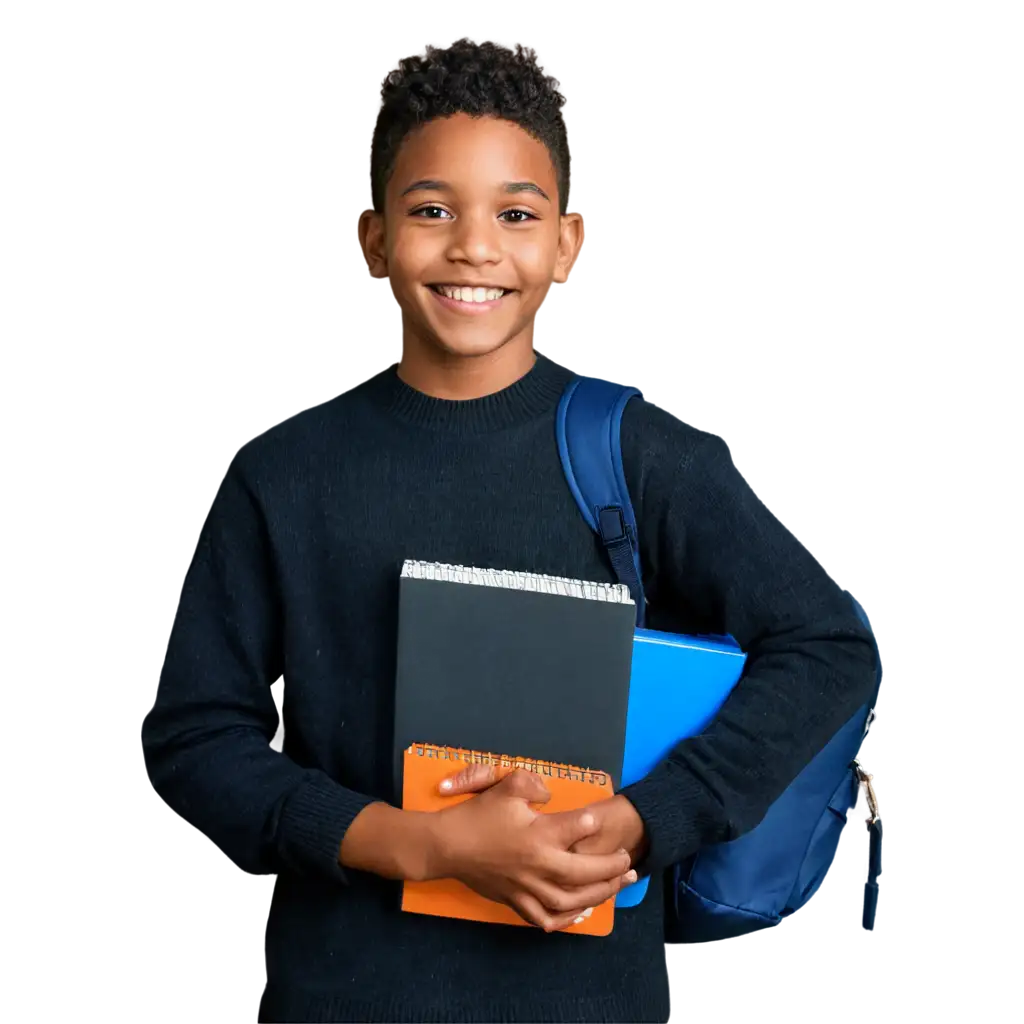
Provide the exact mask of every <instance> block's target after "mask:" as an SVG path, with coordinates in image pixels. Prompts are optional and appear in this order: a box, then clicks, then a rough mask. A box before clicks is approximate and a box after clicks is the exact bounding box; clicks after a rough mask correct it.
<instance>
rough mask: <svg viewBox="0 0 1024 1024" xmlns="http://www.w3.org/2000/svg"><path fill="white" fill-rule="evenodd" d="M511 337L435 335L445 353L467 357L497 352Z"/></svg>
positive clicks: (435, 340) (438, 344) (457, 356)
mask: <svg viewBox="0 0 1024 1024" xmlns="http://www.w3.org/2000/svg"><path fill="white" fill-rule="evenodd" d="M508 341H509V339H508V338H506V337H505V336H504V335H498V336H495V337H487V336H484V337H479V336H478V337H475V338H473V337H466V338H458V337H455V338H452V337H435V338H434V339H433V343H434V345H436V346H437V348H438V349H440V350H441V351H442V352H444V353H445V355H448V356H454V357H456V358H467V357H471V356H486V355H490V354H491V353H493V352H497V351H498V350H499V349H500V348H502V347H504V346H505V345H506V344H507V343H508Z"/></svg>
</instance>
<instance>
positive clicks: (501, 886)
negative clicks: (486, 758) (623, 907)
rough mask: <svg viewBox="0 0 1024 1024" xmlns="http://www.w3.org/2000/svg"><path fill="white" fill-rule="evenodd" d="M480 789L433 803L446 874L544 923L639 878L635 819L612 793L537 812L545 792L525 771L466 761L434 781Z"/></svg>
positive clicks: (567, 917) (564, 921)
mask: <svg viewBox="0 0 1024 1024" xmlns="http://www.w3.org/2000/svg"><path fill="white" fill-rule="evenodd" d="M440 792H441V793H442V794H443V795H445V796H459V795H463V794H467V793H473V794H478V795H477V796H475V797H474V799H472V800H465V801H460V802H459V803H457V804H453V806H451V807H450V808H445V809H444V810H442V811H440V812H438V816H439V824H440V825H442V826H443V827H441V828H440V829H439V835H440V836H442V837H446V840H445V839H443V840H442V842H444V843H445V845H446V846H447V849H446V850H445V851H444V859H445V862H446V864H447V865H448V866H449V868H450V869H451V874H452V877H456V878H458V879H459V880H460V881H462V882H463V883H465V884H466V885H468V886H469V887H470V888H472V889H474V890H475V891H476V892H478V893H480V894H481V895H483V896H486V897H487V898H489V899H493V900H496V901H498V902H499V903H504V904H506V905H508V906H510V907H512V909H513V910H515V911H516V913H518V914H519V916H520V917H522V918H523V919H524V920H525V921H527V922H528V923H530V924H533V925H536V926H537V927H539V928H543V929H544V930H545V931H548V932H551V931H560V930H561V929H563V928H567V927H569V926H570V925H571V924H573V923H577V922H579V921H580V920H581V919H582V918H583V917H588V916H589V915H590V914H591V912H592V911H593V908H594V907H596V906H598V905H599V904H601V903H603V902H604V901H605V900H607V899H610V898H611V897H613V896H614V895H615V894H616V893H617V892H618V891H619V889H621V888H623V887H625V886H627V885H631V884H632V883H633V882H635V881H636V879H637V874H636V871H635V870H634V867H633V866H634V865H635V864H637V863H639V862H640V861H641V860H642V859H643V857H644V855H645V853H646V835H645V832H644V825H643V821H642V819H641V818H640V815H639V814H638V813H637V811H636V809H635V808H634V807H633V805H632V804H631V803H630V802H629V800H628V799H627V798H626V797H624V796H622V795H621V794H617V795H616V796H613V797H611V798H610V799H608V800H599V801H597V802H596V803H593V804H590V805H588V806H587V807H584V808H581V809H580V810H575V811H564V812H561V813H551V814H545V813H542V812H541V811H538V810H535V809H534V807H533V806H531V805H538V804H539V805H543V804H545V803H547V801H548V800H550V799H551V794H550V792H549V791H548V789H547V787H546V786H545V785H544V782H543V781H542V779H541V778H540V777H539V776H538V775H536V774H535V773H533V772H529V771H524V770H523V769H516V770H513V771H511V772H508V771H502V770H501V769H498V768H496V767H495V766H494V765H486V764H471V765H468V766H466V767H465V768H463V769H462V770H461V771H459V772H457V773H455V774H454V775H451V776H449V777H448V778H447V779H445V780H444V781H443V782H442V783H441V785H440Z"/></svg>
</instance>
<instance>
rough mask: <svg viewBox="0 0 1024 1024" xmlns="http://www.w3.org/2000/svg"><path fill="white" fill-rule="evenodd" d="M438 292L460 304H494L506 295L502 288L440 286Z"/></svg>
mask: <svg viewBox="0 0 1024 1024" xmlns="http://www.w3.org/2000/svg"><path fill="white" fill-rule="evenodd" d="M437 290H438V291H439V292H441V294H442V295H446V296H447V297H448V298H449V299H456V300H458V301H459V302H493V301H494V300H495V299H500V298H501V296H502V295H503V294H504V289H502V288H455V287H453V286H451V285H446V284H442V285H438V288H437Z"/></svg>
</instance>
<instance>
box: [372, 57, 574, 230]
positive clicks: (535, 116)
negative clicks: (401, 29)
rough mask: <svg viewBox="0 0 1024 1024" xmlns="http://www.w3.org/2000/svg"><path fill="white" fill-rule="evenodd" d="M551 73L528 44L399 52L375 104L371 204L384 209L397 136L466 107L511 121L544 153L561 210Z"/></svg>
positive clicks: (561, 140)
mask: <svg viewBox="0 0 1024 1024" xmlns="http://www.w3.org/2000/svg"><path fill="white" fill-rule="evenodd" d="M558 84H559V83H558V81H557V79H554V78H551V77H550V76H547V75H545V74H544V73H543V69H542V68H541V67H539V66H538V64H537V55H536V53H534V51H533V50H532V49H528V48H524V47H522V46H521V45H519V44H517V45H516V48H515V51H514V52H513V51H512V50H509V49H507V48H506V47H504V46H498V45H496V44H495V43H480V44H479V45H478V44H476V43H474V42H471V41H470V40H469V39H466V38H463V39H459V40H458V41H457V42H454V43H452V45H451V46H449V47H448V48H447V49H446V50H440V49H438V48H437V47H435V46H428V47H427V49H426V56H424V57H406V58H405V59H404V60H400V61H399V62H398V67H397V68H396V69H395V70H394V71H392V72H391V73H390V74H388V76H387V78H385V79H384V83H383V85H382V86H381V97H382V98H383V103H382V105H381V110H380V113H379V114H378V115H377V125H376V127H375V128H374V132H373V144H372V146H371V149H370V190H371V195H372V199H373V208H374V210H375V211H376V212H377V213H383V212H384V191H385V187H386V185H387V183H388V180H389V179H390V177H391V175H392V173H393V172H394V169H395V158H396V156H397V154H398V149H399V147H400V146H401V144H402V141H403V139H405V137H406V136H407V135H408V134H409V133H410V132H411V131H413V130H414V129H416V128H418V127H419V126H420V125H423V124H426V123H427V122H428V121H433V120H435V119H436V118H441V117H450V116H451V115H453V114H458V113H466V114H470V115H472V116H483V115H492V116H494V117H499V118H501V119H502V120H505V121H512V122H514V123H515V124H518V125H519V126H520V127H521V128H523V129H524V130H525V131H527V132H529V134H530V135H532V136H533V137H534V138H535V139H537V140H538V141H540V142H543V143H544V145H545V146H547V148H548V152H549V153H550V154H551V161H552V164H553V165H554V168H555V176H556V180H557V183H558V200H559V209H560V212H561V213H563V214H564V213H565V212H566V210H567V209H568V202H569V142H568V139H567V138H566V132H565V122H564V121H563V120H562V113H561V107H562V104H564V103H565V97H564V96H562V94H561V93H559V92H558V90H557V88H556V87H557V86H558Z"/></svg>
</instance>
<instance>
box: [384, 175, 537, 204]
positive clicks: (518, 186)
mask: <svg viewBox="0 0 1024 1024" xmlns="http://www.w3.org/2000/svg"><path fill="white" fill-rule="evenodd" d="M504 189H505V191H506V192H511V193H516V192H536V193H537V195H539V196H541V197H542V198H543V199H547V201H548V202H549V203H550V202H551V199H550V198H549V196H548V194H547V192H545V191H544V189H542V188H541V187H540V186H539V185H537V184H536V183H535V182H532V181H506V182H505V185H504ZM451 190H452V187H451V185H449V184H448V182H447V181H438V180H437V179H435V178H421V179H420V180H419V181H414V182H413V183H412V184H411V185H410V186H409V187H408V188H406V189H404V190H403V191H402V195H403V196H407V195H408V194H409V193H410V192H419V191H424V192H450V191H451Z"/></svg>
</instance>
